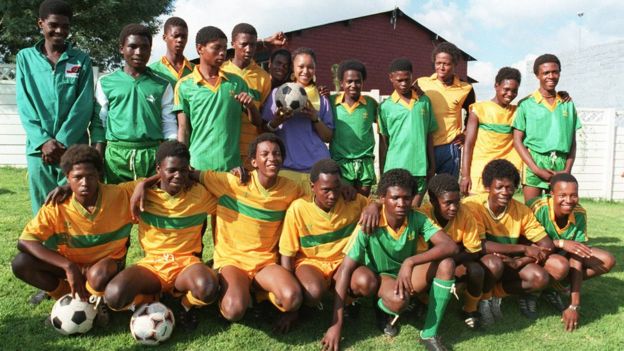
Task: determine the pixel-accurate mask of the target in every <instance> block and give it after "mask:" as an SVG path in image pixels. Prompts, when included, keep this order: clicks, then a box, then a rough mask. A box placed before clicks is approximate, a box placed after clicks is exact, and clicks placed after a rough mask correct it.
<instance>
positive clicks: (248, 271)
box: [216, 260, 277, 280]
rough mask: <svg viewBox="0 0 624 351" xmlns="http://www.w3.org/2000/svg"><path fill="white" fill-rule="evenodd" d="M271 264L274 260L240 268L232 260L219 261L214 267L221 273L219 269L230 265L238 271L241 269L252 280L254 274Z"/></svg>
mask: <svg viewBox="0 0 624 351" xmlns="http://www.w3.org/2000/svg"><path fill="white" fill-rule="evenodd" d="M273 264H277V263H275V262H268V263H266V264H263V265H259V266H256V268H254V269H244V268H241V266H240V265H239V264H237V262H236V261H234V260H232V261H228V260H226V261H223V262H219V267H217V268H216V271H217V273H219V274H221V271H222V270H223V268H225V267H227V266H232V267H234V268H236V269H238V270H239V271H242V272H244V273H246V274H247V277H249V279H250V280H253V279H254V278H255V277H256V274H258V272H260V271H261V270H263V269H264V268H265V267H268V266H270V265H273Z"/></svg>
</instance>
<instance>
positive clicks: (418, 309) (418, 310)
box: [405, 298, 427, 319]
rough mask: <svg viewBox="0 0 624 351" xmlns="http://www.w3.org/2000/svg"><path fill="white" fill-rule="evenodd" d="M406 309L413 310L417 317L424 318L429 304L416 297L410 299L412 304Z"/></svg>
mask: <svg viewBox="0 0 624 351" xmlns="http://www.w3.org/2000/svg"><path fill="white" fill-rule="evenodd" d="M405 310H406V311H409V312H411V313H412V314H413V315H414V317H416V319H422V318H424V317H425V313H427V305H425V304H424V303H422V302H421V301H420V300H418V299H417V298H414V299H411V300H410V304H409V305H408V306H407V308H406V309H405Z"/></svg>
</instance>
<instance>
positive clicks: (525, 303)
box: [518, 294, 537, 319]
mask: <svg viewBox="0 0 624 351" xmlns="http://www.w3.org/2000/svg"><path fill="white" fill-rule="evenodd" d="M518 305H519V307H520V312H522V314H523V315H524V316H525V317H527V318H529V319H537V297H536V296H535V295H533V294H524V295H522V296H520V298H519V299H518Z"/></svg>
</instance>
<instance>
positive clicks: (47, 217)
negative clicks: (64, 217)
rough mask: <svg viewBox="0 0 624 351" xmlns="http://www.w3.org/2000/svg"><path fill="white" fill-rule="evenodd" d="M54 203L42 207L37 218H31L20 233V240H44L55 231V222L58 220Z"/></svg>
mask: <svg viewBox="0 0 624 351" xmlns="http://www.w3.org/2000/svg"><path fill="white" fill-rule="evenodd" d="M56 212H57V211H56V209H55V206H54V205H45V206H43V207H41V209H40V210H39V212H38V213H37V215H36V216H35V218H33V219H31V220H30V222H28V224H26V227H25V228H24V230H23V231H22V234H21V235H20V237H19V239H20V240H28V241H39V242H44V241H46V240H48V239H49V238H50V237H51V236H52V235H54V232H55V227H56V226H55V222H56V221H57V220H58V218H57V217H58V214H57V213H56Z"/></svg>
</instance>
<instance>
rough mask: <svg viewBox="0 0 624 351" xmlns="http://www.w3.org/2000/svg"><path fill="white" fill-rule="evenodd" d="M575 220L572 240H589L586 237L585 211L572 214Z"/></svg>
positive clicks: (581, 241)
mask: <svg viewBox="0 0 624 351" xmlns="http://www.w3.org/2000/svg"><path fill="white" fill-rule="evenodd" d="M574 217H575V220H576V234H575V235H574V239H573V240H574V241H577V242H580V243H584V242H587V241H589V238H588V237H587V214H586V213H585V211H583V212H577V213H575V214H574Z"/></svg>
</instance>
